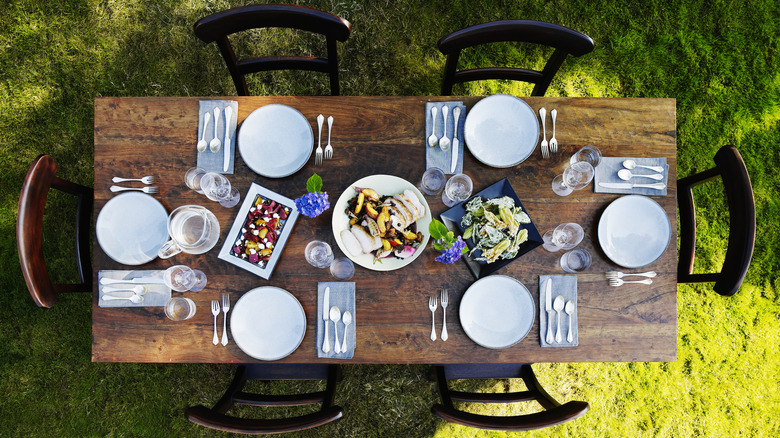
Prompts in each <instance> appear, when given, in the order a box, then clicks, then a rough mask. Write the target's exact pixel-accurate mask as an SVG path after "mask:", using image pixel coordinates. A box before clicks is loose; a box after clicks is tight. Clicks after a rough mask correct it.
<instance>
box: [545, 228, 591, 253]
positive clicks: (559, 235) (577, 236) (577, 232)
mask: <svg viewBox="0 0 780 438" xmlns="http://www.w3.org/2000/svg"><path fill="white" fill-rule="evenodd" d="M584 237H585V231H584V230H583V229H582V227H581V226H580V225H579V224H575V223H574V222H567V223H564V224H560V225H558V226H557V227H555V229H553V230H550V231H547V232H546V233H544V235H543V236H542V240H543V241H544V244H543V245H542V246H543V248H544V249H546V250H547V251H550V252H557V251H559V250H564V251H568V250H570V249H573V248H574V247H575V246H577V245H579V244H580V242H582V239H583V238H584Z"/></svg>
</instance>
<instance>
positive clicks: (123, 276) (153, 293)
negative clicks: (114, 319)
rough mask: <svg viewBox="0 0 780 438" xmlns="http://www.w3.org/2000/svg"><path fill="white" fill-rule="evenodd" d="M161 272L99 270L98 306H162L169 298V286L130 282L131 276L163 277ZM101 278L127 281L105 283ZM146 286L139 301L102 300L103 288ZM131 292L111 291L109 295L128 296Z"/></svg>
mask: <svg viewBox="0 0 780 438" xmlns="http://www.w3.org/2000/svg"><path fill="white" fill-rule="evenodd" d="M163 272H165V271H161V270H153V271H135V270H131V271H99V272H98V296H99V297H100V298H99V299H98V306H99V307H163V306H165V305H166V304H167V303H168V301H169V300H170V299H171V288H169V287H168V286H166V285H165V284H144V283H131V282H130V280H132V279H133V278H150V277H151V278H159V279H162V278H163V275H162V274H163ZM103 278H111V279H116V280H128V283H116V284H106V285H103V284H101V283H100V280H102V279H103ZM139 285H140V286H144V287H146V295H144V300H143V302H141V303H138V304H136V303H134V302H132V301H130V300H103V294H104V292H103V288H104V287H112V288H122V289H131V288H133V287H135V286H139ZM131 294H132V292H111V293H110V295H116V296H123V297H124V296H127V297H129V296H130V295H131Z"/></svg>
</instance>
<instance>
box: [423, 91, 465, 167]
mask: <svg viewBox="0 0 780 438" xmlns="http://www.w3.org/2000/svg"><path fill="white" fill-rule="evenodd" d="M438 114H439V109H438V107H435V106H431V135H429V136H428V140H427V141H428V146H430V147H432V148H435V147H436V146H438V147H439V148H440V149H441V150H442V151H445V152H446V151H448V150H450V148H452V162H451V163H450V172H455V169H456V168H457V167H458V148H459V147H460V140H459V139H458V122H459V121H460V114H461V109H460V106H458V105H455V106H454V107H453V108H452V122H453V126H454V129H453V131H452V139H450V138H449V136H447V122H448V121H449V118H450V117H449V116H450V107H449V106H447V105H442V107H441V117H442V123H443V125H444V126H443V127H442V133H441V137H439V136H438V135H436V119H437V117H436V116H437V115H438Z"/></svg>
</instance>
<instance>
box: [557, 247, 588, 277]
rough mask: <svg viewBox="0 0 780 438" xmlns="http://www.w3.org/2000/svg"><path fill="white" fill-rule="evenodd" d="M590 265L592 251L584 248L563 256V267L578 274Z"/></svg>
mask: <svg viewBox="0 0 780 438" xmlns="http://www.w3.org/2000/svg"><path fill="white" fill-rule="evenodd" d="M589 267H590V253H589V252H588V251H586V250H584V249H582V248H580V249H575V250H574V251H569V252H567V253H565V254H563V255H562V256H561V268H563V270H564V271H566V272H570V273H572V274H576V273H578V272H582V271H584V270H586V269H588V268H589Z"/></svg>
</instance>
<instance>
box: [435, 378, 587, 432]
mask: <svg viewBox="0 0 780 438" xmlns="http://www.w3.org/2000/svg"><path fill="white" fill-rule="evenodd" d="M436 377H437V380H438V383H439V392H440V394H441V398H442V403H441V404H435V405H433V407H432V408H431V410H432V411H433V413H434V414H435V415H436V416H438V417H440V418H442V419H444V420H447V421H449V422H452V423H457V424H461V425H464V426H469V427H476V428H480V429H490V430H501V431H520V430H533V429H541V428H544V427H549V426H555V425H558V424H561V423H565V422H567V421H570V420H573V419H575V418H577V417H580V416H582V415H584V414H585V412H587V411H588V404H587V403H586V402H581V401H570V402H568V403H565V404H563V405H562V404H560V403H558V402H557V401H555V399H554V398H552V397H551V396H550V394H548V393H547V391H545V390H544V388H543V387H542V385H541V384H540V383H539V381H538V380H537V379H536V375H535V374H534V371H533V368H531V365H530V364H500V365H499V364H489V365H445V366H437V367H436ZM496 378H520V379H523V381H524V382H525V385H526V386H527V390H526V391H521V392H508V393H485V392H462V391H452V390H450V388H449V385H448V384H447V380H448V379H496ZM456 401H458V402H470V403H516V402H525V401H537V402H538V403H539V404H540V405H542V407H543V408H544V410H543V411H541V412H535V413H533V414H526V415H515V416H490V415H479V414H473V413H470V412H466V411H461V410H458V409H456V408H455V405H454V403H453V402H456Z"/></svg>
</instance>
